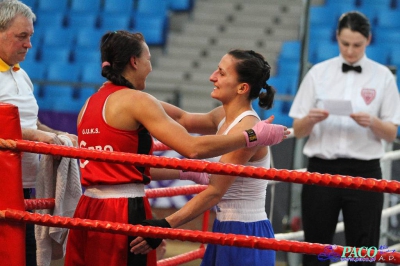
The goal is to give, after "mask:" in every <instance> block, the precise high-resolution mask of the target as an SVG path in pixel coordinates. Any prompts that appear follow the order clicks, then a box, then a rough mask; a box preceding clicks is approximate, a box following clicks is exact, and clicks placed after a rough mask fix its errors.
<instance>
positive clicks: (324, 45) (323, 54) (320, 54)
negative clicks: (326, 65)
mask: <svg viewBox="0 0 400 266" xmlns="http://www.w3.org/2000/svg"><path fill="white" fill-rule="evenodd" d="M338 55H339V46H338V44H337V43H332V42H319V43H318V45H317V47H316V51H315V62H314V63H319V62H322V61H324V60H327V59H330V58H332V57H335V56H338Z"/></svg>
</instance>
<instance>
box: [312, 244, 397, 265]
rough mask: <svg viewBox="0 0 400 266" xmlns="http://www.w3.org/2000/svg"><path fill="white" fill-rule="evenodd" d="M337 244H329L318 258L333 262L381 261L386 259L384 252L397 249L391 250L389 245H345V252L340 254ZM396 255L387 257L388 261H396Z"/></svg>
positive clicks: (391, 251)
mask: <svg viewBox="0 0 400 266" xmlns="http://www.w3.org/2000/svg"><path fill="white" fill-rule="evenodd" d="M337 251H338V250H337V246H336V245H328V246H326V247H325V248H324V251H323V252H322V253H320V254H318V260H321V261H324V260H331V261H333V262H336V261H355V262H357V261H358V262H361V261H367V262H373V261H376V262H379V261H382V262H383V261H385V259H384V258H383V254H386V253H393V252H395V250H389V249H388V247H387V246H380V247H379V249H378V248H377V247H360V248H357V247H348V246H344V247H343V252H342V253H341V254H340V253H338V252H337ZM394 260H395V259H394V257H393V256H390V255H389V257H387V260H386V261H392V262H394Z"/></svg>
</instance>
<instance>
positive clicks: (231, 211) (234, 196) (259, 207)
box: [208, 110, 270, 222]
mask: <svg viewBox="0 0 400 266" xmlns="http://www.w3.org/2000/svg"><path fill="white" fill-rule="evenodd" d="M249 115H252V116H255V117H257V118H258V119H260V118H259V116H258V115H257V113H256V112H255V111H254V110H252V111H245V112H243V113H242V114H240V115H239V116H238V117H237V118H236V119H235V120H234V121H233V122H232V124H231V125H229V127H228V128H227V129H226V130H225V131H224V132H223V133H222V135H226V134H228V132H229V131H230V130H231V129H232V128H233V127H234V126H235V125H236V124H237V123H239V122H240V121H241V120H242V119H243V118H244V117H246V116H249ZM224 122H225V118H224V119H222V121H221V122H220V123H219V125H218V130H219V129H220V128H221V126H222V125H223V123H224ZM220 159H221V156H218V157H214V158H210V159H208V160H209V161H212V162H219V160H220ZM245 165H246V166H254V167H264V168H270V153H269V152H268V153H267V155H266V156H265V157H264V158H262V159H261V160H259V161H255V162H248V163H246V164H245ZM267 185H268V180H263V179H256V178H248V177H240V176H238V177H236V180H235V182H234V183H233V184H232V185H231V187H230V188H229V189H228V191H227V192H226V193H225V195H224V196H223V197H222V199H221V201H220V202H219V203H218V204H217V208H216V209H217V219H218V220H219V221H241V222H256V221H260V220H265V219H267V214H266V212H265V199H266V192H267V191H266V189H267Z"/></svg>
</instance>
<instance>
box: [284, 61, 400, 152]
mask: <svg viewBox="0 0 400 266" xmlns="http://www.w3.org/2000/svg"><path fill="white" fill-rule="evenodd" d="M342 63H347V62H345V60H344V59H343V57H342V56H338V57H335V58H332V59H329V60H326V61H324V62H321V63H319V64H316V65H315V66H313V67H312V68H311V69H310V71H309V72H308V73H307V74H306V76H305V77H304V79H303V81H302V83H301V85H300V88H299V91H298V93H297V95H296V97H295V99H294V102H293V105H292V107H291V109H290V112H289V116H290V117H292V118H303V117H305V116H306V115H307V114H308V112H309V111H310V109H312V108H321V109H323V106H322V101H323V100H325V99H335V100H349V101H351V104H352V108H353V113H357V112H366V113H369V114H370V115H373V116H376V117H378V118H380V119H381V120H383V121H389V122H392V123H394V124H396V125H399V124H400V97H399V91H398V88H397V85H396V82H395V79H394V75H393V74H392V73H391V72H390V70H389V69H388V68H387V67H386V66H384V65H381V64H379V63H376V62H374V61H372V60H370V59H368V58H367V57H366V56H365V55H364V57H363V58H362V59H360V60H359V61H358V62H357V63H355V64H354V65H360V66H361V67H362V72H361V73H357V72H356V71H348V72H346V73H343V72H342ZM303 152H304V154H305V155H307V156H308V157H313V156H316V157H319V158H322V159H337V158H355V159H359V160H371V159H378V158H380V157H382V156H383V154H384V150H383V145H382V141H381V140H380V139H379V138H377V137H376V136H375V135H374V133H373V132H372V130H371V129H370V128H368V127H367V128H365V127H362V126H360V125H358V124H357V123H356V122H355V121H354V120H353V119H352V118H350V117H349V116H339V115H329V116H328V118H327V119H325V120H324V121H322V122H320V123H317V124H315V125H314V127H313V129H312V131H311V134H310V136H309V139H308V140H307V143H306V145H305V146H304V150H303Z"/></svg>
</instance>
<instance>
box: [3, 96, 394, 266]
mask: <svg viewBox="0 0 400 266" xmlns="http://www.w3.org/2000/svg"><path fill="white" fill-rule="evenodd" d="M10 107H11V108H10ZM0 108H1V109H2V110H6V111H8V109H7V108H9V110H11V109H12V110H11V111H12V112H11V111H10V112H9V113H8V112H6V111H3V112H0V116H1V117H2V118H5V119H2V120H4V121H5V125H9V123H8V121H12V119H14V120H15V121H14V122H15V123H13V125H12V127H11V126H10V128H12V129H11V130H12V131H13V134H8V132H9V131H10V130H3V129H2V130H0V133H2V134H1V136H6V137H8V138H16V139H19V138H21V133H20V132H21V129H20V127H19V120H18V121H17V120H16V119H17V118H19V116H18V109H17V108H16V107H15V106H12V105H6V104H4V105H0ZM157 145H158V144H157ZM159 146H160V149H167V147H161V146H162V145H159ZM1 148H3V149H11V150H16V151H26V152H34V153H42V154H52V155H59V156H64V157H70V158H80V159H84V160H85V159H90V160H95V161H103V162H109V163H131V164H134V165H138V166H147V167H158V168H171V169H183V170H189V171H197V172H208V173H212V174H227V175H234V176H244V177H253V178H259V179H271V180H280V181H285V182H294V183H301V184H317V185H322V186H332V187H348V188H353V189H363V190H369V191H376V192H389V193H397V194H400V193H399V192H400V182H398V181H387V180H376V179H365V178H361V177H350V176H340V175H329V174H319V173H306V172H296V171H288V170H277V169H265V168H256V167H250V166H240V165H234V164H222V163H210V162H206V161H201V160H187V159H177V158H166V157H157V156H150V155H138V154H129V153H120V152H106V151H94V150H88V149H79V148H71V147H65V146H57V145H50V144H44V143H36V142H30V141H23V140H10V139H9V140H4V139H0V155H4V156H3V157H4V158H9V159H10V161H12V162H14V161H15V164H17V163H20V162H19V161H18V160H11V159H12V158H13V156H14V154H16V155H19V154H18V153H10V154H11V156H9V157H7V156H8V154H9V153H8V152H9V151H2V150H1ZM14 157H15V156H14ZM18 158H20V157H18ZM18 158H17V159H18ZM83 163H85V162H83ZM1 165H3V166H8V164H7V163H6V161H4V159H3V162H2V163H1ZM14 168H15V167H14ZM18 168H19V167H16V169H18ZM6 169H11V168H6ZM4 173H5V172H4ZM12 177H13V178H14V177H17V178H18V177H19V178H20V177H21V173H18V172H15V173H12ZM19 180H20V179H19ZM17 181H18V180H17ZM6 187H8V186H6ZM10 187H11V186H10ZM21 187H22V184H17V185H14V186H12V188H13V189H14V188H15V189H16V190H17V189H20V188H21ZM196 189H200V187H197V188H196ZM202 189H203V188H202ZM18 192H19V191H18ZM149 193H150V192H149ZM157 193H158V194H161V193H162V192H160V191H156V192H154V195H158V194H157ZM163 193H166V194H167V193H169V194H171V195H172V194H174V193H176V192H175V191H173V189H172V190H171V191H164V192H163ZM190 193H194V192H193V191H191V192H190ZM20 194H21V193H16V197H15V198H17V199H18V200H19V199H20V198H21V203H23V201H22V195H20ZM175 195H176V194H175ZM2 199H4V200H5V202H4V203H6V202H9V201H10V200H11V199H7V196H2ZM13 199H14V197H13ZM29 204H31V203H29V202H28V203H27V205H29ZM52 204H53V202H52V199H43V200H42V201H39V202H37V203H34V204H33V205H35V206H34V207H37V208H43V207H48V206H51V205H52ZM3 205H4V204H3ZM22 205H23V204H22ZM30 207H32V204H31V206H30ZM6 208H9V207H8V206H7V207H6ZM16 208H17V209H18V210H10V209H8V210H5V211H4V210H3V211H0V219H3V220H7V221H14V222H12V223H1V222H0V226H4V225H5V224H12V225H17V227H18V228H17V230H18V233H20V232H23V231H22V230H20V229H22V226H24V223H26V222H28V223H35V224H39V225H46V226H53V227H66V228H77V229H85V228H88V229H90V230H93V231H100V232H108V233H117V234H126V235H135V236H136V235H140V236H144V237H155V238H167V239H177V240H182V241H191V242H200V243H212V244H218V245H227V246H240V247H248V248H258V249H272V250H277V251H286V252H294V253H305V254H314V255H317V254H320V253H322V252H323V251H324V249H325V247H326V246H327V245H322V244H314V243H305V242H298V241H290V240H276V239H266V238H259V237H253V236H244V235H234V234H221V233H212V232H202V231H191V230H182V229H167V228H159V227H151V226H145V227H143V226H137V225H136V226H134V225H129V224H120V223H113V222H107V221H97V220H87V219H72V218H67V217H58V216H50V215H40V214H32V213H29V212H25V211H22V208H23V206H22V207H21V208H20V206H17V207H16ZM26 208H29V206H27V207H26ZM21 222H22V223H21ZM2 228H4V227H2ZM3 233H4V232H3ZM0 234H1V230H0ZM7 237H8V235H7ZM17 238H18V241H20V240H22V239H23V238H22V237H21V236H20V235H18V237H15V234H14V237H12V239H17ZM0 239H1V238H0ZM3 240H6V239H5V238H4V239H3ZM8 240H11V239H8ZM3 242H4V241H3ZM3 242H2V243H3ZM18 246H21V247H23V245H18ZM200 249H203V247H201V248H200ZM343 249H344V248H343V247H342V246H337V249H336V251H337V252H339V253H340V252H343ZM21 250H22V248H21V249H15V248H14V247H11V246H9V245H6V246H3V247H2V248H1V249H0V252H2V253H1V254H2V255H4V258H5V259H6V261H7V259H8V258H12V259H11V260H10V261H9V262H10V263H11V262H12V263H14V264H13V265H22V260H21V261H17V262H16V261H15V260H14V259H15V258H17V257H18V258H23V257H24V255H23V253H21ZM356 251H357V253H361V255H363V256H365V255H367V250H365V249H364V250H363V248H357V249H356ZM201 252H202V250H199V251H198V253H199V254H200V253H201ZM194 253H196V252H194ZM196 254H197V253H196ZM380 255H381V258H379V259H378V262H390V263H400V253H399V252H393V253H389V252H385V253H383V254H380ZM10 265H11V264H10Z"/></svg>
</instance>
